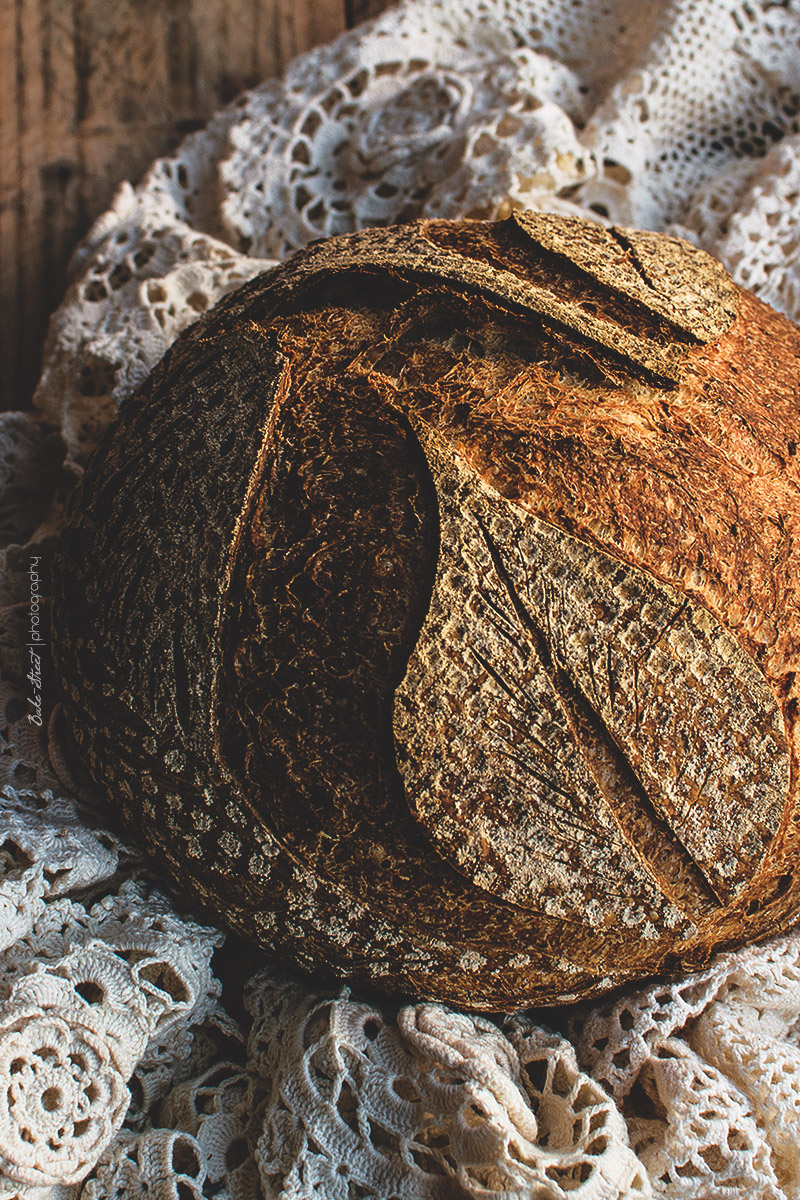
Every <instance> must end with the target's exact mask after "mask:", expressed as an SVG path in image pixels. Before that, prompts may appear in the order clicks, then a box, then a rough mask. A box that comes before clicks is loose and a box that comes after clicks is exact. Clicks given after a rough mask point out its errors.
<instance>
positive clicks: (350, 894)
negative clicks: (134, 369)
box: [53, 214, 800, 1009]
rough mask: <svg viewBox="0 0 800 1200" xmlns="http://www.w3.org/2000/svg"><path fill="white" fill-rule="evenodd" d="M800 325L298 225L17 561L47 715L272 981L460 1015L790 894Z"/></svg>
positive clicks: (538, 232) (512, 235)
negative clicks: (52, 527) (57, 711)
mask: <svg viewBox="0 0 800 1200" xmlns="http://www.w3.org/2000/svg"><path fill="white" fill-rule="evenodd" d="M799 363H800V332H799V331H798V330H797V329H796V328H795V327H794V326H793V325H792V324H791V323H790V322H789V321H787V320H786V319H785V318H783V317H781V316H779V315H778V314H776V313H774V312H773V311H771V310H770V309H768V308H767V307H766V306H764V305H763V304H761V303H759V301H757V300H756V299H755V298H754V297H753V296H752V295H750V294H748V293H746V292H743V291H741V290H739V289H737V288H736V287H735V286H734V285H733V283H732V282H731V280H730V279H729V277H728V276H727V275H726V273H725V272H724V270H723V269H722V268H721V267H720V266H719V265H718V264H717V263H715V262H714V261H713V260H712V259H710V258H709V257H708V256H707V255H705V254H703V253H702V252H700V251H697V250H695V249H694V248H693V247H691V246H689V245H688V244H687V243H685V242H681V241H679V240H677V239H672V238H665V237H662V236H659V235H655V234H639V233H635V232H633V231H630V230H603V229H601V228H599V227H596V226H593V225H590V224H589V223H587V222H583V221H579V220H577V219H567V218H559V217H553V216H543V215H535V214H515V215H514V216H513V217H512V218H509V220H508V221H504V222H500V223H496V224H490V223H483V222H447V221H423V222H419V223H415V224H411V225H408V226H401V227H397V228H392V229H378V230H369V231H365V232H362V233H358V234H353V235H350V236H347V237H342V238H337V239H333V240H332V241H329V242H325V243H320V244H317V245H315V246H313V247H310V248H309V249H308V250H306V251H304V252H302V253H301V254H299V255H297V256H295V258H293V259H292V260H290V261H289V262H288V263H286V264H285V265H284V266H282V267H280V268H279V269H277V270H276V271H275V272H273V273H271V274H269V275H266V276H263V277H261V278H259V279H257V280H254V281H253V282H251V283H250V284H248V285H247V286H246V287H244V288H243V289H241V290H240V291H239V292H237V293H235V294H234V295H232V296H229V297H228V298H227V299H225V300H224V301H222V303H221V304H219V305H218V306H217V308H216V309H214V310H213V312H211V313H210V314H208V315H207V316H206V317H204V318H203V319H202V320H201V321H199V322H198V323H197V325H195V326H194V327H192V328H191V329H190V330H188V331H187V332H186V333H185V334H184V335H183V336H182V337H181V338H180V339H179V340H178V341H177V342H176V344H175V345H174V346H173V348H172V349H171V350H170V351H169V353H168V354H167V355H166V357H165V358H164V360H163V361H162V362H161V364H160V365H159V366H158V367H157V368H156V370H155V371H154V372H153V374H152V375H151V377H150V378H149V380H148V381H147V383H146V384H145V385H144V386H143V388H142V389H141V391H140V392H139V393H138V394H137V395H136V396H134V397H132V398H131V399H130V400H129V401H127V402H126V403H125V404H124V406H123V408H122V410H121V412H120V415H119V418H118V420H117V422H116V423H115V424H114V426H113V427H112V428H111V429H110V430H109V432H108V434H107V435H106V437H105V439H104V440H103V442H102V444H101V445H100V447H99V448H98V450H97V451H96V453H95V455H94V456H93V458H92V460H91V462H90V464H89V466H88V468H87V471H86V474H85V477H84V479H83V481H82V483H81V485H80V487H79V488H78V489H77V491H76V494H75V496H74V499H73V502H72V504H71V509H70V515H69V520H68V524H67V528H66V530H65V533H64V538H63V544H62V550H61V555H60V559H59V563H58V565H57V573H56V580H55V597H54V615H53V630H54V642H55V651H54V653H55V658H56V667H57V672H58V675H59V679H60V687H61V728H62V730H63V731H64V739H65V744H66V745H67V746H68V747H69V748H70V755H71V758H72V761H73V763H74V764H75V769H76V772H77V773H78V775H79V776H80V777H81V778H82V780H83V782H84V785H85V786H86V787H87V788H89V789H90V790H93V791H95V792H99V793H101V794H102V795H105V796H107V797H108V798H109V800H110V802H111V803H112V804H113V805H114V806H115V808H116V809H117V810H118V811H119V813H120V816H121V818H122V820H123V822H124V823H125V824H126V825H128V826H129V827H130V828H131V829H134V830H139V829H142V828H143V829H144V830H145V831H146V839H147V846H146V848H147V849H148V850H149V851H151V852H152V853H153V854H154V855H155V856H156V857H157V858H158V859H159V860H160V862H161V863H162V864H163V865H164V866H165V867H166V869H167V870H168V872H169V874H170V875H171V877H172V878H173V879H174V880H175V882H176V883H178V884H179V885H180V886H181V887H183V888H185V889H187V890H188V891H189V892H190V893H191V894H192V895H193V896H194V897H195V898H196V899H197V900H199V901H200V902H202V904H203V905H205V906H206V907H208V908H210V909H212V910H213V911H214V912H215V913H217V914H218V915H219V916H220V917H221V918H222V919H223V920H224V921H226V922H227V923H228V924H229V925H230V926H232V927H233V928H235V929H237V930H238V931H239V932H240V933H242V934H243V935H244V936H246V937H248V938H250V939H253V940H255V941H257V942H259V943H260V944H262V945H264V946H267V947H270V948H274V949H276V950H278V951H280V952H281V953H285V954H288V955H291V957H292V958H293V959H294V960H295V961H296V962H298V963H299V964H300V965H301V966H304V967H306V968H309V969H312V970H317V971H325V972H327V973H331V974H334V975H338V976H346V977H350V978H353V979H354V980H357V981H362V982H369V983H371V984H374V985H377V986H379V987H381V988H384V989H391V990H394V991H397V992H401V993H414V994H419V995H424V996H429V997H434V998H438V999H444V1000H448V1001H451V1002H454V1003H457V1004H461V1005H466V1006H469V1007H471V1008H487V1009H508V1008H517V1007H520V1006H522V1005H526V1004H542V1003H556V1002H560V1001H564V1000H569V999H573V998H575V997H578V996H582V995H586V994H589V993H591V992H593V991H597V990H602V989H604V988H610V987H613V986H616V985H618V984H620V983H623V982H625V981H626V980H629V979H632V978H636V977H639V976H642V975H646V974H651V973H657V972H663V971H674V970H678V969H680V970H689V969H693V968H696V967H698V966H700V965H701V964H702V963H704V962H705V961H706V960H707V958H708V956H709V954H710V953H711V951H712V950H713V949H715V948H717V947H722V946H729V945H734V944H737V943H740V942H743V941H745V940H747V939H754V938H758V937H762V936H765V935H766V934H768V933H771V932H775V931H777V930H779V929H782V928H784V927H786V926H787V925H788V924H789V923H790V922H791V921H792V919H793V918H794V917H795V916H796V913H797V910H798V907H799V906H800V882H799V881H798V877H797V874H796V871H795V863H796V861H797V840H798V785H797V704H798V683H797V671H798V665H799V664H800V637H799V635H800V620H798V599H799V597H798V579H800V562H799V561H798V558H799V557H800V555H799V552H798V546H800V515H798V514H799V513H800V505H798V499H799V498H800V469H799V468H798V461H797V445H798V442H799V441H800V414H799V412H798V409H799V408H800V366H799V365H798V364H799Z"/></svg>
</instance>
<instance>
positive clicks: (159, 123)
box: [0, 0, 345, 408]
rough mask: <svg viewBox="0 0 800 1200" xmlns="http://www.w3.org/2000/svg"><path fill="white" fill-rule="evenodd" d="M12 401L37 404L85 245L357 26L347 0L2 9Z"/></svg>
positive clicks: (2, 262)
mask: <svg viewBox="0 0 800 1200" xmlns="http://www.w3.org/2000/svg"><path fill="white" fill-rule="evenodd" d="M0 5H1V6H2V7H1V8H0V271H1V272H2V274H1V275H0V405H1V406H2V407H4V408H15V407H26V406H27V405H28V404H29V401H30V396H31V393H32V391H33V388H34V386H35V383H36V380H37V378H38V374H39V367H40V356H41V346H42V342H43V339H44V334H45V330H46V324H47V319H48V316H49V313H50V312H51V311H52V310H53V308H54V307H55V306H56V304H57V303H58V302H59V300H60V299H61V296H62V293H63V290H64V271H65V267H66V263H67V261H68V258H69V255H70V253H71V252H72V250H73V248H74V246H75V244H76V242H77V241H78V239H79V238H80V237H82V236H83V234H84V233H85V232H86V230H87V229H88V227H89V225H90V223H91V222H92V220H94V218H95V217H97V216H99V214H100V213H102V212H103V211H104V210H105V209H106V208H107V207H108V205H109V203H110V201H111V198H112V196H113V194H114V192H115V190H116V188H117V186H118V184H119V183H120V182H121V181H123V180H126V179H127V180H131V181H132V182H134V183H135V182H136V181H137V180H138V179H139V178H140V176H141V175H142V174H143V172H144V171H145V170H146V169H147V167H148V165H149V164H150V162H151V161H152V160H153V159H154V158H155V157H157V156H158V155H159V154H163V153H166V152H168V151H170V150H171V149H173V148H174V147H175V146H176V145H177V143H178V142H179V141H180V140H181V138H182V137H184V136H185V134H186V133H188V132H190V131H191V130H193V129H196V128H199V127H200V126H201V125H202V124H203V123H204V122H205V120H206V119H207V118H208V117H209V116H210V115H211V114H212V113H213V112H214V111H215V110H216V109H218V108H219V107H220V106H221V105H222V104H224V103H226V102H227V101H229V100H230V99H232V97H233V96H235V95H236V94H237V93H238V92H239V91H241V90H242V89H243V88H245V87H251V86H253V85H254V84H257V83H260V82H261V81H262V80H263V79H266V78H268V77H269V76H271V75H275V74H276V73H278V72H280V71H281V69H282V68H283V67H284V66H285V65H286V63H288V62H289V60H290V59H291V58H293V57H294V56H295V55H296V54H298V53H300V52H301V51H303V50H306V49H308V48H309V47H311V46H314V45H317V44H319V43H321V42H325V41H328V40H330V39H331V38H333V37H335V36H336V35H337V34H338V33H340V32H341V31H342V29H343V28H344V27H345V13H344V6H343V0H165V2H164V3H161V2H156V0H113V3H109V2H108V0H0Z"/></svg>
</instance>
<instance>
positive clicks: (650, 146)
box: [0, 0, 800, 1200]
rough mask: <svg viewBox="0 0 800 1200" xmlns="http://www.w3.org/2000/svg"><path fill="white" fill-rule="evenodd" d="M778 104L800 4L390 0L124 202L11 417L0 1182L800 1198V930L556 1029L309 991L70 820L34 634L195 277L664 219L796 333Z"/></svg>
mask: <svg viewBox="0 0 800 1200" xmlns="http://www.w3.org/2000/svg"><path fill="white" fill-rule="evenodd" d="M798 111H800V4H798V3H796V0H784V2H781V3H770V2H769V0H747V2H744V0H674V2H670V0H661V2H657V3H651V4H643V5H632V4H630V3H629V2H628V0H569V2H567V0H463V2H459V3H458V4H456V3H455V0H450V2H447V0H438V2H437V0H407V2H406V3H404V4H401V5H400V6H399V7H396V8H394V9H392V10H390V11H389V12H387V13H385V14H384V15H383V16H382V17H380V18H379V19H378V20H376V21H374V22H372V23H371V24H368V25H366V26H363V27H362V28H360V29H358V30H356V31H354V32H352V33H349V34H346V35H345V36H344V37H342V38H340V39H339V40H338V41H337V42H335V43H334V44H333V45H331V46H328V47H324V48H322V49H320V50H316V51H314V52H312V53H310V54H307V55H305V56H304V57H303V58H301V59H298V60H297V61H296V62H295V63H294V64H293V66H292V67H291V68H290V69H289V71H288V72H287V74H286V76H285V78H284V79H283V80H281V81H277V82H276V81H272V82H269V83H266V84H265V85H263V86H262V87H260V88H258V89H256V90H254V91H252V92H250V93H247V94H246V95H244V96H243V97H241V98H240V99H239V100H238V101H237V102H235V103H234V104H233V105H231V106H230V107H229V108H228V109H226V110H224V111H223V112H222V113H220V114H219V115H218V116H217V117H216V118H215V119H214V120H213V121H212V122H211V124H210V125H209V127H208V128H207V129H206V130H205V131H203V132H201V133H198V134H195V135H193V136H192V137H191V138H189V139H188V141H187V142H185V143H184V144H183V146H182V147H181V148H180V149H179V150H178V152H177V153H176V154H175V155H173V156H172V157H171V158H168V159H164V160H161V161H159V162H157V163H155V164H154V166H153V168H152V170H151V171H150V173H149V175H148V176H147V178H146V179H145V180H144V182H143V183H142V184H141V185H140V186H139V187H138V188H136V189H134V188H132V187H131V186H130V185H129V184H124V185H123V186H122V188H121V189H120V191H119V193H118V195H117V198H116V201H115V203H114V206H113V208H112V209H111V210H110V211H109V212H108V213H106V214H105V215H104V216H103V217H102V218H101V219H100V220H99V221H98V222H97V224H96V225H95V227H94V228H93V230H92V231H91V233H90V234H89V236H88V238H87V239H86V241H85V242H84V243H83V245H82V246H81V247H80V248H79V249H78V251H77V252H76V254H75V256H74V260H73V265H72V282H71V285H70V289H69V292H68V293H67V295H66V297H65V299H64V302H63V303H62V305H61V307H60V309H59V310H58V312H57V313H56V314H55V317H54V319H53V322H52V325H51V330H50V334H49V338H48V342H47V347H46V352H45V364H44V372H43V375H42V379H41V383H40V386H39V389H38V391H37V395H36V406H37V411H36V413H34V414H33V415H23V414H20V413H11V414H5V415H3V416H2V417H0V440H1V443H2V453H1V454H0V544H2V547H3V548H2V550H0V708H1V709H2V722H0V786H1V787H2V795H1V798H0V1200H6V1198H8V1200H10V1198H11V1197H17V1196H19V1197H22V1198H24V1200H29V1198H30V1200H34V1198H35V1200H39V1197H42V1198H44V1197H45V1196H47V1197H52V1198H53V1200H73V1198H75V1200H77V1197H78V1196H82V1197H85V1198H86V1200H112V1197H113V1198H114V1200H122V1198H125V1200H134V1198H136V1200H139V1198H141V1200H144V1198H145V1197H153V1198H154V1200H190V1198H191V1197H195V1198H197V1200H200V1198H201V1197H207V1198H209V1200H210V1198H211V1197H220V1198H226V1200H227V1198H229V1200H258V1198H259V1197H264V1198H265V1200H273V1198H277V1197H287V1198H291V1200H312V1198H315V1200H395V1198H397V1200H400V1198H402V1200H423V1198H424V1200H427V1198H429V1197H430V1198H434V1197H435V1198H437V1200H438V1198H440V1197H441V1198H445V1197H446V1198H448V1200H455V1198H457V1200H464V1198H466V1197H474V1198H478V1197H480V1198H487V1200H488V1198H489V1197H492V1198H495V1200H499V1198H501V1197H504V1198H509V1200H510V1198H512V1197H513V1198H517V1197H519V1198H520V1200H522V1198H523V1197H525V1198H526V1200H527V1198H536V1200H564V1198H565V1197H570V1200H620V1198H622V1197H630V1198H631V1200H633V1198H637V1200H638V1198H640V1197H648V1196H658V1197H664V1198H670V1200H678V1198H680V1200H684V1198H685V1200H690V1198H694V1200H707V1198H709V1197H725V1198H730V1200H734V1198H741V1200H768V1198H769V1200H790V1198H794V1197H800V1151H799V1150H798V1146H799V1145H800V936H797V935H794V934H793V935H790V936H787V937H784V938H782V939H779V940H776V941H774V942H773V943H771V944H768V945H766V946H758V947H751V948H749V949H745V950H742V951H739V952H737V953H734V954H728V955H724V956H721V957H720V958H719V959H718V960H716V961H715V962H714V963H713V964H712V965H711V966H710V967H709V968H708V970H706V971H704V972H702V973H701V974H698V975H696V976H694V977H692V978H689V979H685V980H680V981H677V982H670V983H663V982H662V983H656V984H652V985H648V986H643V987H641V988H639V989H637V990H633V991H629V992H627V993H626V994H625V995H623V996H616V997H614V998H612V999H610V1000H606V1001H603V1002H601V1003H598V1004H596V1005H594V1006H593V1007H592V1006H583V1007H582V1008H580V1009H576V1010H574V1011H571V1012H567V1011H564V1010H561V1011H559V1012H558V1013H555V1014H550V1015H548V1014H547V1013H537V1014H518V1015H516V1016H511V1017H508V1018H506V1019H500V1018H498V1019H497V1020H493V1021H490V1020H488V1019H486V1018H485V1017H478V1016H470V1015H469V1014H466V1013H456V1012H453V1011H450V1010H448V1009H447V1008H446V1007H444V1006H442V1005H434V1004H412V1005H405V1006H402V1007H398V1006H392V1005H391V1004H389V1003H388V1002H387V1003H386V1004H384V1005H382V1006H381V1007H377V1006H376V1005H375V1004H372V1003H366V1002H365V1001H364V1000H363V999H360V998H359V997H356V996H351V995H349V994H348V993H347V991H342V992H341V993H338V994H329V993H325V994H322V993H318V992H317V991H315V990H314V988H313V986H312V985H310V984H303V983H299V982H297V980H295V979H293V978H291V977H289V976H288V975H283V974H281V973H279V971H278V969H277V968H276V967H275V965H274V964H268V963H265V962H264V961H263V959H259V958H257V956H256V955H255V953H253V954H252V956H251V957H249V958H248V954H249V952H248V951H246V950H242V949H241V948H239V947H237V948H235V950H234V951H233V952H231V950H230V944H229V943H228V945H227V946H226V944H225V935H224V934H223V933H222V932H220V931H218V930H216V929H213V928H209V927H207V926H206V925H203V924H201V923H199V921H198V920H197V918H196V917H193V916H192V915H191V914H187V912H186V911H185V909H184V908H183V907H182V906H181V903H180V901H179V900H177V899H171V898H169V897H168V896H167V895H165V893H164V892H163V891H161V890H160V889H159V887H158V883H157V881H155V880H154V879H153V878H152V877H151V875H150V874H148V872H147V871H146V870H145V869H144V868H143V866H142V864H141V862H140V860H139V859H138V857H137V855H136V853H135V852H134V851H133V850H132V849H131V848H130V847H127V846H125V845H123V844H122V843H121V842H120V840H119V838H118V837H117V835H116V834H115V833H114V832H112V831H111V830H110V829H107V828H106V822H107V821H108V818H107V817H106V816H104V815H103V814H102V813H95V812H89V811H87V810H86V809H85V808H84V807H81V805H80V804H79V803H78V801H77V800H76V799H75V797H74V794H73V790H72V789H71V787H70V782H69V776H68V773H67V772H66V769H65V767H64V765H63V764H62V763H61V761H60V756H59V752H58V710H57V708H55V709H53V705H54V702H55V696H54V695H53V680H52V675H48V671H49V659H48V657H47V650H46V646H45V649H44V650H43V652H42V656H41V692H42V698H43V708H42V724H41V725H39V724H38V723H37V722H36V720H32V719H30V718H32V717H33V718H35V717H36V716H37V710H36V708H35V706H33V705H32V691H31V689H32V687H34V686H35V684H34V683H33V682H32V681H31V678H30V676H31V672H32V670H33V668H32V665H31V657H30V653H29V646H28V643H29V641H30V637H29V631H30V613H31V605H32V600H31V595H32V580H33V574H34V573H35V575H36V577H37V585H38V586H39V589H40V593H41V595H42V596H46V593H47V583H48V579H49V571H50V563H51V561H52V556H53V552H54V548H55V546H56V544H57V539H58V529H59V521H60V514H61V512H62V508H63V503H64V499H65V497H66V495H67V493H68V491H69V489H70V487H71V486H72V484H73V482H74V480H75V478H76V476H77V475H78V474H79V473H80V471H81V469H82V464H83V462H84V461H85V459H86V456H87V454H88V453H89V451H90V449H91V448H92V446H93V445H94V443H95V441H96V440H97V437H98V435H99V433H100V432H101V431H102V429H103V428H104V427H105V426H106V424H107V423H108V421H109V420H110V419H111V417H112V415H113V413H114V411H115V409H116V406H117V405H118V403H119V402H120V400H122V399H123V398H124V397H125V396H126V395H128V394H129V393H130V392H131V391H132V390H133V389H134V388H135V387H136V386H137V385H138V384H139V383H141V382H142V380H143V379H144V378H145V377H146V375H147V374H148V372H149V371H150V369H151V368H152V366H153V365H154V364H155V363H156V362H157V360H158V359H159V358H160V357H161V355H162V354H163V353H164V351H165V350H166V348H167V347H168V346H169V345H170V343H171V342H172V341H173V340H174V338H175V337H176V335H177V334H178V333H179V332H180V330H182V329H183V328H185V327H186V326H187V325H188V324H190V323H191V322H192V321H193V320H195V319H196V318H197V317H198V315H199V314H200V313H202V312H203V311H205V309H206V308H208V307H209V305H211V304H213V303H214V302H215V301H216V300H217V299H218V298H219V297H220V296H222V295H223V294H225V293H226V292H228V291H230V290H231V289H233V288H235V287H237V286H238V285H239V284H241V283H242V282H244V281H245V280H247V279H249V278H250V277H252V276H253V275H254V274H256V273H258V272H260V271H263V270H265V269H267V268H268V267H269V266H270V264H271V263H273V262H274V261H276V260H278V259H280V258H282V257H284V256H285V255H287V254H289V253H291V252H292V251H293V250H295V249H297V248H299V247H301V246H303V245H305V244H307V243H308V242H309V241H311V240H313V239H314V238H318V237H323V236H327V235H329V234H333V233H340V232H345V231H349V230H353V229H357V228H361V227H364V226H368V225H375V224H387V223H391V222H394V221H398V220H404V219H407V218H412V217H417V216H448V217H456V216H465V215H466V216H472V217H482V218H497V217H499V216H503V215H505V214H507V213H508V212H510V211H511V210H512V209H513V208H514V207H527V208H533V209H542V210H554V211H561V212H575V213H578V214H581V215H584V216H590V217H593V218H594V219H596V220H598V221H613V222H618V223H621V224H630V225H638V226H642V227H645V228H651V229H658V230H666V231H668V232H673V233H675V232H676V233H679V234H681V235H682V236H684V237H687V238H689V239H690V240H692V241H694V242H695V243H696V244H698V245H700V246H702V247H703V248H704V249H706V250H708V251H710V252H711V253H713V254H715V255H717V256H718V257H719V258H721V259H722V261H723V262H724V263H725V265H726V266H727V267H728V269H729V270H730V271H731V272H732V274H733V276H734V278H735V279H736V280H737V281H738V282H740V283H742V284H744V285H745V286H747V287H749V288H751V289H752V290H754V291H755V292H756V293H757V294H758V295H759V296H761V297H762V298H763V299H765V300H767V301H768V302H769V303H771V304H772V305H774V306H775V307H776V308H779V309H781V310H783V311H784V312H786V313H787V314H788V315H789V316H791V317H792V318H793V319H795V320H798V319H800V134H799V133H798V117H797V114H798ZM34 560H35V562H34ZM41 614H42V623H41V625H40V629H41V630H42V635H43V637H44V639H45V643H46V640H47V626H46V605H45V604H42V605H41ZM33 699H35V697H33ZM112 803H113V797H112ZM109 824H110V823H109ZM548 1024H549V1025H552V1026H553V1029H550V1028H548V1027H547V1025H548ZM556 1027H557V1028H558V1030H559V1032H555V1031H554V1029H555V1028H556Z"/></svg>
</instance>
